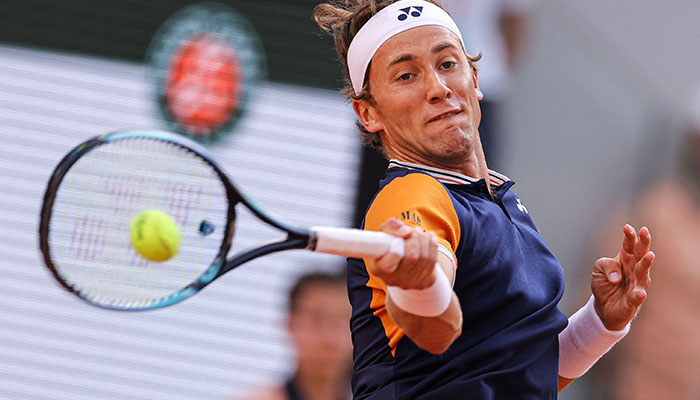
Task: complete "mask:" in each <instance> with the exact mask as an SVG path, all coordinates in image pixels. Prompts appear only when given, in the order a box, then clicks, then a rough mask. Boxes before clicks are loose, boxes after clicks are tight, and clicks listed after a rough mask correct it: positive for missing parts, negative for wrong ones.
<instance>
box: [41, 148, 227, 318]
mask: <svg viewBox="0 0 700 400" xmlns="http://www.w3.org/2000/svg"><path fill="white" fill-rule="evenodd" d="M149 209H156V210H161V211H163V212H166V213H168V214H169V215H171V216H172V217H173V218H174V219H175V221H176V222H177V224H178V226H179V228H180V231H181V233H182V242H181V247H180V251H179V253H178V254H177V255H176V256H174V257H173V258H171V259H169V260H167V261H164V262H152V261H148V260H146V259H144V258H143V257H141V256H140V255H139V254H138V253H137V252H136V251H135V250H134V249H133V247H132V245H131V221H132V219H133V217H134V216H135V215H136V214H138V213H140V212H142V211H145V210H149ZM227 210H228V201H227V197H226V190H225V187H224V185H223V183H222V182H221V180H220V179H219V177H218V175H217V174H216V171H215V170H214V169H213V168H212V167H211V165H209V164H208V163H207V162H206V161H205V160H203V159H202V158H201V157H199V156H198V155H197V154H195V153H193V152H191V151H188V150H187V149H185V148H183V147H181V146H178V145H176V144H173V143H169V142H165V141H160V140H153V139H146V138H129V139H121V140H117V141H112V142H106V143H104V144H102V145H100V146H98V147H97V148H95V149H93V150H91V151H89V152H88V153H86V154H84V155H83V156H82V157H80V158H79V159H78V160H77V161H76V162H75V164H73V166H72V167H71V168H70V170H69V171H68V172H67V173H66V174H65V176H64V178H63V181H62V183H61V185H60V186H59V188H58V191H57V194H56V199H55V201H54V205H53V210H52V219H51V224H50V228H49V229H50V232H49V247H50V249H51V253H52V258H53V261H54V268H55V269H56V271H57V273H58V275H59V276H60V278H61V279H63V281H64V282H66V283H67V284H68V285H69V286H70V287H72V288H73V290H75V291H76V292H78V294H80V295H81V296H82V297H84V298H87V299H88V300H90V301H93V302H96V303H98V304H101V305H103V306H107V307H119V308H147V307H150V306H152V305H154V304H157V303H158V302H162V301H167V299H168V298H170V297H172V296H177V295H178V294H179V293H180V292H181V291H182V290H183V288H185V287H186V286H187V285H189V284H190V283H192V282H193V281H195V280H196V279H197V278H198V277H200V276H201V275H202V274H204V273H205V271H207V269H208V268H209V267H210V264H211V262H212V261H213V260H214V258H215V257H216V256H217V255H218V253H219V250H220V247H221V243H222V241H223V234H224V231H225V229H224V227H225V224H226V221H227ZM202 221H207V222H208V223H209V224H212V225H213V226H214V227H215V229H214V231H213V232H212V233H210V234H202V233H201V232H200V229H199V227H200V225H201V223H202ZM217 228H218V229H217Z"/></svg>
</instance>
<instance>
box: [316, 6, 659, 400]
mask: <svg viewBox="0 0 700 400" xmlns="http://www.w3.org/2000/svg"><path fill="white" fill-rule="evenodd" d="M314 18H315V20H316V21H317V22H318V24H319V25H320V26H321V27H322V28H323V29H325V30H327V31H330V32H332V34H333V35H334V38H335V44H336V50H337V51H338V54H339V58H340V60H342V62H343V63H344V64H345V67H346V72H347V76H348V87H347V88H346V92H347V93H348V94H349V96H350V97H351V99H352V105H353V108H354V110H355V113H356V114H357V117H358V119H359V121H358V126H359V128H360V130H361V132H362V135H363V137H364V140H365V141H366V142H367V143H370V144H371V145H373V146H376V147H377V148H379V149H381V151H382V152H383V153H384V155H385V156H386V157H387V158H388V159H390V164H389V168H388V169H387V171H386V176H385V177H384V179H383V180H382V181H381V182H380V185H379V191H378V192H377V194H376V195H375V198H374V199H373V201H372V203H371V205H370V206H369V208H368V210H367V212H366V215H365V219H364V229H368V230H382V231H384V232H388V233H391V234H393V235H396V236H399V237H402V238H404V239H406V252H405V255H404V256H403V257H402V258H401V257H398V256H396V255H393V254H389V255H386V256H384V257H382V258H379V259H376V260H371V259H364V260H360V259H351V260H350V261H349V266H348V268H349V269H348V287H349V297H350V301H351V303H352V308H353V312H352V317H351V324H350V325H351V330H352V337H353V344H354V371H353V383H352V385H353V393H354V398H355V399H381V400H389V399H441V400H444V399H537V400H542V399H556V398H557V393H558V391H559V390H561V389H563V388H564V387H565V386H566V385H568V384H569V383H570V382H571V381H572V380H574V379H575V378H578V377H580V376H581V375H583V374H584V373H585V372H586V371H587V370H588V369H589V368H590V367H591V366H592V365H593V364H594V363H595V362H596V361H597V360H598V358H600V357H601V356H602V355H603V354H604V353H605V352H607V351H608V349H609V348H611V347H612V346H613V345H614V344H615V343H616V342H617V341H618V340H619V339H620V338H622V337H623V336H624V335H625V334H626V333H627V331H628V330H629V323H630V321H631V320H632V319H633V318H634V316H635V314H636V313H637V311H638V309H639V307H640V305H641V304H642V302H643V301H644V300H645V299H646V297H647V292H646V290H647V288H648V286H649V282H650V280H649V269H650V266H651V264H652V261H653V259H654V254H653V253H652V252H650V251H649V246H650V242H651V236H650V234H649V231H648V229H647V228H642V229H641V230H640V231H639V234H637V232H636V231H635V229H634V228H633V227H632V226H629V225H625V226H624V228H623V240H622V247H621V250H620V251H619V253H618V254H617V255H616V256H615V257H614V258H601V259H599V260H598V261H596V263H595V264H594V266H593V279H592V282H591V288H592V296H591V298H590V300H589V302H588V303H587V304H586V305H585V306H583V307H582V308H581V309H580V310H579V311H578V312H577V313H575V314H574V315H573V316H572V317H571V318H568V319H567V317H566V316H565V315H564V314H562V313H561V312H560V311H559V309H558V308H557V304H558V302H559V300H560V299H561V297H562V294H563V291H564V277H563V272H562V267H561V265H560V264H559V262H558V261H557V260H556V258H555V257H554V255H553V254H552V253H551V252H550V250H549V249H548V248H547V246H546V244H545V243H544V241H543V239H542V237H541V236H540V235H539V232H538V230H537V228H536V227H535V225H534V223H533V221H532V220H531V219H530V216H529V215H528V212H527V208H526V207H525V205H524V204H523V203H522V202H521V200H520V199H519V198H518V197H517V196H516V195H515V193H514V192H513V191H512V190H511V187H512V186H513V182H512V181H511V180H509V179H508V178H507V177H506V176H504V175H501V174H499V173H496V172H494V171H490V170H489V169H488V167H487V164H486V159H485V156H484V153H483V151H482V147H481V143H480V138H479V131H478V127H479V122H480V108H479V100H481V98H482V94H481V92H480V90H479V82H478V70H477V66H476V62H477V61H478V59H479V57H478V56H477V57H474V56H471V55H469V54H467V53H466V51H465V46H464V41H463V40H464V39H463V38H462V36H461V34H460V32H459V29H458V28H457V26H456V25H455V23H454V21H453V20H452V19H451V18H450V16H449V15H448V14H447V13H446V12H445V11H444V10H443V9H442V7H441V6H440V5H439V3H438V2H437V1H424V0H400V1H395V2H392V1H388V0H384V1H382V0H364V1H363V0H354V1H346V2H337V3H336V4H321V5H319V6H317V7H316V8H315V10H314Z"/></svg>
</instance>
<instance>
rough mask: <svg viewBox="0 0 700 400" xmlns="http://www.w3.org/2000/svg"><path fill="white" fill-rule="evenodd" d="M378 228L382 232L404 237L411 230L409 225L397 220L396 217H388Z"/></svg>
mask: <svg viewBox="0 0 700 400" xmlns="http://www.w3.org/2000/svg"><path fill="white" fill-rule="evenodd" d="M379 229H381V230H382V232H385V233H389V234H391V235H394V236H398V237H401V238H404V239H405V238H407V237H408V236H409V235H410V234H411V232H412V229H411V227H410V226H408V225H406V224H404V223H403V222H401V221H399V219H398V218H389V219H388V220H386V221H384V223H383V224H382V226H380V227H379Z"/></svg>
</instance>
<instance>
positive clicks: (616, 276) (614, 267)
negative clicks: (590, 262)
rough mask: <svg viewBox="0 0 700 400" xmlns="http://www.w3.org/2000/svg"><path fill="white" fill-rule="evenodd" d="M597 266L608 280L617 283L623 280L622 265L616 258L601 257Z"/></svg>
mask: <svg viewBox="0 0 700 400" xmlns="http://www.w3.org/2000/svg"><path fill="white" fill-rule="evenodd" d="M595 267H596V268H597V269H600V270H601V271H602V272H603V273H604V274H605V276H606V277H607V278H608V282H610V283H612V284H613V285H617V284H619V283H620V282H622V265H620V263H619V262H618V261H617V260H615V259H614V258H607V257H604V258H599V259H598V260H597V261H596V262H595Z"/></svg>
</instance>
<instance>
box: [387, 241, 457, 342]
mask: <svg viewBox="0 0 700 400" xmlns="http://www.w3.org/2000/svg"><path fill="white" fill-rule="evenodd" d="M438 265H439V269H440V270H441V271H442V273H444V276H445V278H447V280H446V281H445V284H444V285H445V287H444V290H445V291H448V293H449V295H450V303H449V305H448V306H447V308H446V309H445V311H443V312H442V313H441V314H440V315H438V316H420V315H416V314H415V313H411V312H410V311H407V310H405V309H402V308H401V307H399V306H398V305H397V304H396V303H395V302H394V300H393V299H392V297H391V295H389V296H387V304H386V306H387V311H388V312H389V316H390V317H391V319H392V320H393V321H394V322H396V324H397V325H398V326H399V327H400V328H401V329H402V330H403V331H404V333H406V336H408V337H409V338H410V339H411V340H413V342H414V343H416V345H418V347H420V348H422V349H423V350H425V351H428V352H430V353H433V354H440V353H443V352H444V351H445V350H447V348H448V347H450V345H451V344H452V343H453V342H454V341H455V339H457V338H458V337H459V335H461V334H462V307H461V306H460V304H459V299H458V298H457V295H456V294H455V293H454V291H453V290H452V283H451V282H453V281H454V277H455V276H454V274H455V267H454V263H453V261H452V260H451V259H449V258H447V257H446V256H445V254H442V253H440V254H438ZM436 273H437V272H436Z"/></svg>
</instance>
